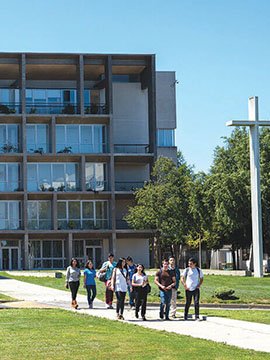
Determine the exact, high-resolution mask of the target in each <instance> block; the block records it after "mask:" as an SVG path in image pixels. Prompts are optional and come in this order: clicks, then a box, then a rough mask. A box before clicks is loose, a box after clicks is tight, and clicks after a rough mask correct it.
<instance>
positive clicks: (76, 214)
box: [68, 201, 81, 220]
mask: <svg viewBox="0 0 270 360" xmlns="http://www.w3.org/2000/svg"><path fill="white" fill-rule="evenodd" d="M68 217H69V219H70V220H79V219H80V218H81V214H80V202H79V201H69V202H68Z"/></svg>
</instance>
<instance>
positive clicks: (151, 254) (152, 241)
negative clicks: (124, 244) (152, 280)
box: [150, 238, 155, 268]
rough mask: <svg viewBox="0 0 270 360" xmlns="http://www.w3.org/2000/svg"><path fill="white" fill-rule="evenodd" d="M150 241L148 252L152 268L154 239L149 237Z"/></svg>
mask: <svg viewBox="0 0 270 360" xmlns="http://www.w3.org/2000/svg"><path fill="white" fill-rule="evenodd" d="M150 243H151V253H150V267H151V268H153V267H154V258H155V256H154V239H153V238H151V239H150Z"/></svg>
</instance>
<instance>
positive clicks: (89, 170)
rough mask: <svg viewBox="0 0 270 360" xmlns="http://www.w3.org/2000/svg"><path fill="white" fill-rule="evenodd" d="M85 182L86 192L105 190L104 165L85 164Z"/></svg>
mask: <svg viewBox="0 0 270 360" xmlns="http://www.w3.org/2000/svg"><path fill="white" fill-rule="evenodd" d="M85 181H86V188H87V189H88V190H96V191H103V190H104V189H105V186H104V181H105V164H103V163H86V164H85Z"/></svg>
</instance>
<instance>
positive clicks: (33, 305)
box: [1, 301, 55, 309]
mask: <svg viewBox="0 0 270 360" xmlns="http://www.w3.org/2000/svg"><path fill="white" fill-rule="evenodd" d="M1 305H3V308H5V309H53V308H55V307H54V306H49V305H44V304H40V303H37V302H32V301H7V302H2V304H1Z"/></svg>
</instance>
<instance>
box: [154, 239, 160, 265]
mask: <svg viewBox="0 0 270 360" xmlns="http://www.w3.org/2000/svg"><path fill="white" fill-rule="evenodd" d="M158 242H159V241H158V238H157V237H156V236H154V239H153V250H154V267H155V268H157V269H158V268H159V264H160V263H159V243H158Z"/></svg>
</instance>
